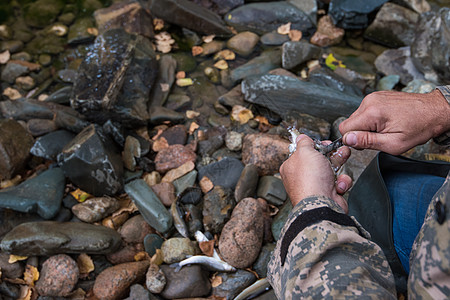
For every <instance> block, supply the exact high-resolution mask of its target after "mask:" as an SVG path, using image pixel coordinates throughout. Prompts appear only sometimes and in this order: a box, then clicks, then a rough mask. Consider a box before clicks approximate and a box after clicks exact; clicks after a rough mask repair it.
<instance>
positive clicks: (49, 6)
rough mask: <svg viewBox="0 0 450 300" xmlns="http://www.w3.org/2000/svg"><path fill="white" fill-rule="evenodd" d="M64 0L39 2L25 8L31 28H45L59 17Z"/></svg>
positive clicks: (41, 0) (39, 0)
mask: <svg viewBox="0 0 450 300" xmlns="http://www.w3.org/2000/svg"><path fill="white" fill-rule="evenodd" d="M63 8H64V0H38V1H36V2H34V3H30V4H28V5H26V6H25V8H24V10H25V20H26V23H27V24H28V25H29V26H31V27H38V28H43V27H45V26H47V25H49V24H51V23H52V22H53V21H55V19H56V17H58V15H59V13H60V12H61V10H62V9H63Z"/></svg>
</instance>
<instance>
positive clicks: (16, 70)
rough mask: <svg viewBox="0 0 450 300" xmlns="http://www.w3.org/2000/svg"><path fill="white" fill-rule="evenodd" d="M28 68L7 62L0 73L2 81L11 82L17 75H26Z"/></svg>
mask: <svg viewBox="0 0 450 300" xmlns="http://www.w3.org/2000/svg"><path fill="white" fill-rule="evenodd" d="M28 72H29V71H28V68H27V67H26V66H23V65H21V64H18V63H15V62H11V61H10V62H8V63H7V64H6V67H5V68H4V69H3V71H2V74H1V79H2V81H5V82H8V83H10V84H13V83H14V81H15V80H16V78H17V77H19V76H22V75H26V74H27V73H28Z"/></svg>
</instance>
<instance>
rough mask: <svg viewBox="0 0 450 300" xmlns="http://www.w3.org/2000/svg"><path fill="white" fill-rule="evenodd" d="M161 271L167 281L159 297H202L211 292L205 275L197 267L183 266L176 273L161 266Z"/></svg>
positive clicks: (170, 268) (172, 269)
mask: <svg viewBox="0 0 450 300" xmlns="http://www.w3.org/2000/svg"><path fill="white" fill-rule="evenodd" d="M161 270H162V271H163V272H164V275H165V276H166V280H167V284H166V287H165V288H164V290H163V291H162V292H161V296H163V297H164V298H166V299H176V298H195V297H203V296H207V295H208V294H209V293H210V291H211V283H210V281H209V279H208V276H207V273H206V272H203V271H202V268H201V267H200V266H198V265H193V266H185V267H183V268H181V270H179V271H178V272H175V268H172V267H170V266H168V265H161Z"/></svg>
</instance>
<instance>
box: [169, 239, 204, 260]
mask: <svg viewBox="0 0 450 300" xmlns="http://www.w3.org/2000/svg"><path fill="white" fill-rule="evenodd" d="M161 251H162V253H163V256H164V262H165V263H166V264H173V263H176V262H180V261H182V260H183V259H186V258H188V257H189V256H193V255H196V254H198V248H197V247H196V244H195V242H193V241H191V240H190V239H188V238H170V239H168V240H166V241H165V242H164V243H163V244H162V246H161Z"/></svg>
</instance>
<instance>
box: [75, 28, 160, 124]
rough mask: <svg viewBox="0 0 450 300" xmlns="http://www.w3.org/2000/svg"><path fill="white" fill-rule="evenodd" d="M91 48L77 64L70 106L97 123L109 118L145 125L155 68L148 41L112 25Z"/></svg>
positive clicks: (153, 54)
mask: <svg viewBox="0 0 450 300" xmlns="http://www.w3.org/2000/svg"><path fill="white" fill-rule="evenodd" d="M93 49H94V50H93V51H92V52H89V53H88V55H87V56H86V57H85V59H84V61H83V62H82V64H81V66H80V68H79V76H78V77H77V81H76V82H75V84H74V92H73V95H72V98H71V106H72V107H73V108H75V109H77V110H78V111H80V112H82V113H83V114H84V115H85V116H86V117H87V118H89V119H91V120H95V121H96V122H98V123H104V122H105V121H106V120H108V119H112V120H117V121H120V122H122V123H123V124H125V125H128V126H129V125H145V124H146V123H147V121H148V119H149V114H148V111H147V102H148V99H149V95H150V90H151V87H152V86H153V82H154V80H155V78H156V74H157V72H158V64H157V61H156V55H155V52H154V51H153V49H152V46H151V43H150V41H149V40H148V39H146V38H145V37H143V36H140V35H130V34H128V33H126V32H125V31H124V30H123V29H111V30H109V31H107V32H105V33H104V34H102V35H99V36H98V37H97V38H96V40H95V44H94V46H93ZM99 57H101V58H102V59H98V58H99ZM92 78H95V80H92Z"/></svg>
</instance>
